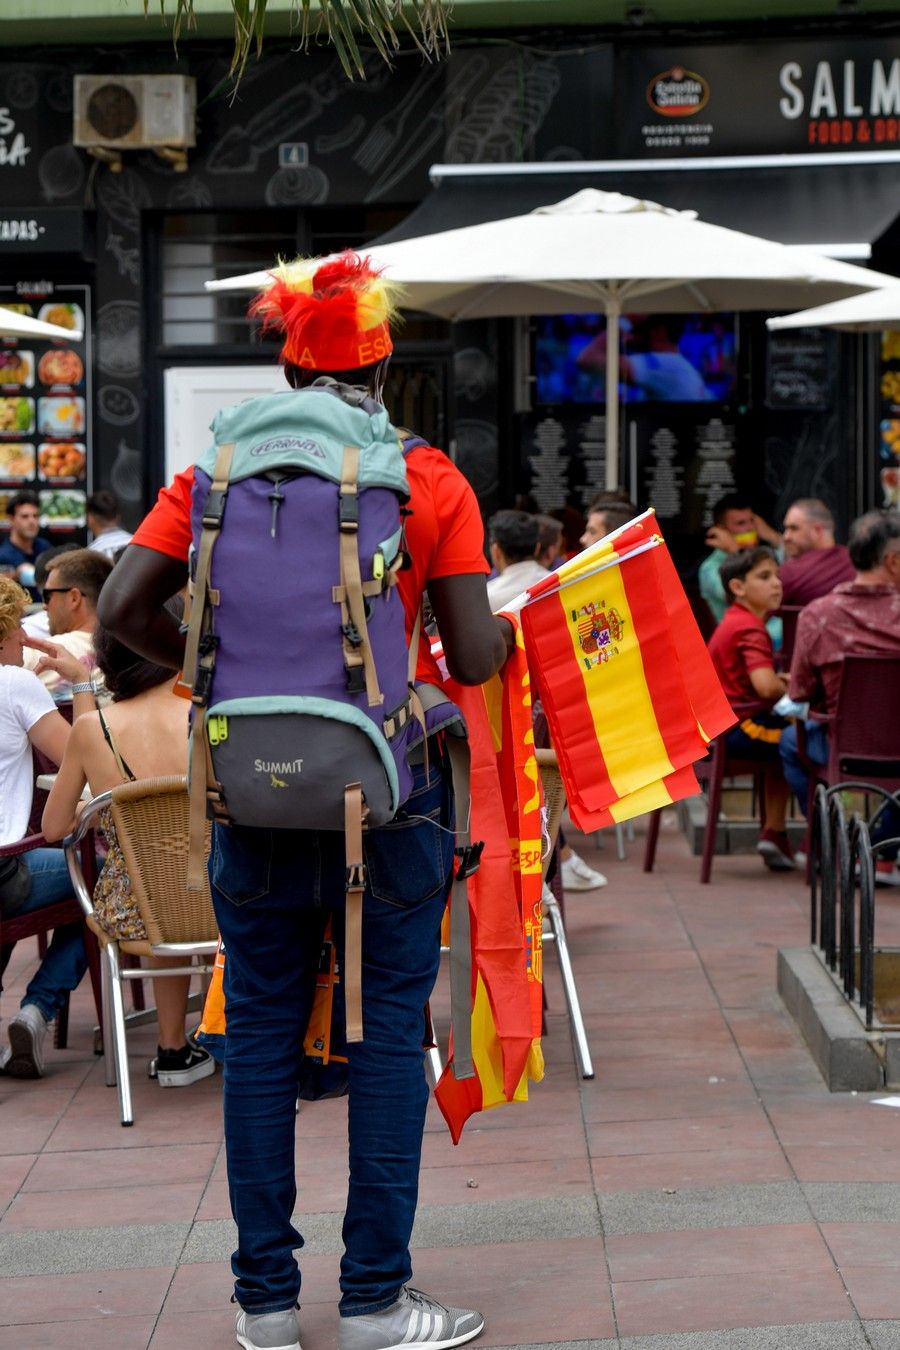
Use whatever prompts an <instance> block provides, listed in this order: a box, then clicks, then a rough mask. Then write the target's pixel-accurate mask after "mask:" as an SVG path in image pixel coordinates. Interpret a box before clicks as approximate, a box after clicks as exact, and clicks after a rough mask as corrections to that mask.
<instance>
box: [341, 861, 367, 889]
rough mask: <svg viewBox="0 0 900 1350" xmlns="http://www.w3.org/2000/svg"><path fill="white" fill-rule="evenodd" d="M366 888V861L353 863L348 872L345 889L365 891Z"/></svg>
mask: <svg viewBox="0 0 900 1350" xmlns="http://www.w3.org/2000/svg"><path fill="white" fill-rule="evenodd" d="M365 889H366V865H365V863H352V864H351V865H350V866H349V867H348V868H347V872H346V881H345V883H344V890H345V891H364V890H365Z"/></svg>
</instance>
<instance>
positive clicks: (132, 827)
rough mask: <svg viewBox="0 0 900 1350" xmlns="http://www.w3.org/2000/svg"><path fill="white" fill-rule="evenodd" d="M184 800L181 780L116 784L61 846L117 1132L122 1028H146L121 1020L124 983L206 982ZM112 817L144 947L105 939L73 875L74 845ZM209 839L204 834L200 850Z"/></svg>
mask: <svg viewBox="0 0 900 1350" xmlns="http://www.w3.org/2000/svg"><path fill="white" fill-rule="evenodd" d="M188 805H189V801H188V792H187V779H186V778H185V777H184V776H173V777H166V778H147V779H143V780H138V781H137V782H135V783H123V784H122V785H121V786H120V787H115V788H113V789H112V791H111V792H104V793H102V794H101V795H100V796H99V797H95V798H94V799H93V800H92V801H90V802H88V804H87V806H86V807H85V809H84V811H83V812H82V814H81V818H80V820H79V823H78V828H77V830H76V831H75V833H74V834H72V835H70V836H69V838H68V839H66V840H65V849H66V859H67V862H68V864H69V872H70V874H71V877H72V884H73V887H74V889H75V894H76V895H77V897H78V900H79V903H80V904H81V907H82V909H83V910H84V913H85V916H86V918H87V924H88V927H89V928H90V929H91V931H92V932H94V933H95V934H96V935H97V938H98V941H99V942H100V946H101V949H102V954H103V966H102V973H103V1002H104V1017H103V1053H104V1057H105V1062H106V1082H107V1084H108V1086H110V1087H111V1086H112V1085H113V1083H117V1084H118V1090H119V1114H120V1118H121V1121H122V1124H123V1125H131V1124H133V1123H134V1113H133V1109H132V1103H131V1082H130V1078H129V1072H128V1050H127V1045H126V1037H125V1032H126V1026H127V1024H129V1023H130V1024H134V1023H136V1022H140V1021H145V1020H147V1017H148V1015H152V1012H153V1011H154V1010H150V1014H147V1013H136V1014H132V1015H131V1016H130V1017H128V1018H126V1016H125V1010H124V1004H123V1000H122V982H123V981H124V980H140V979H148V978H153V979H159V978H161V977H162V978H164V977H166V976H169V975H187V974H191V975H195V974H198V973H201V974H204V975H205V974H208V973H209V972H210V971H211V970H212V958H213V957H214V956H215V952H216V945H217V932H216V921H215V916H214V914H213V909H212V902H211V899H210V894H209V888H208V887H204V889H203V890H202V891H198V892H193V891H188V889H187V853H188V833H189V831H188ZM107 806H109V807H110V808H111V811H112V818H113V823H114V825H115V829H116V835H117V837H118V841H119V845H120V847H121V849H122V854H123V856H124V858H125V865H126V867H127V869H128V875H129V877H130V878H131V886H132V893H133V895H134V897H135V900H136V901H137V907H138V910H139V911H140V915H141V918H142V919H143V921H144V927H145V928H146V931H147V937H146V939H142V940H139V941H133V940H117V939H115V938H111V937H110V936H109V934H108V933H106V932H105V931H104V930H103V929H102V928H101V927H100V925H99V924H98V923H97V920H96V919H95V917H94V907H93V898H92V895H91V892H90V890H89V889H88V886H87V884H86V882H85V878H84V874H83V872H82V870H81V866H80V861H79V855H78V845H79V842H80V840H81V838H82V837H83V836H84V834H85V833H86V832H87V831H88V830H89V829H91V828H92V827H93V826H94V825H95V824H96V821H97V817H98V815H99V814H100V812H101V811H102V810H103V809H104V808H105V807H107ZM208 847H209V836H208V834H207V849H208ZM123 953H124V954H128V955H134V956H184V957H186V958H187V960H188V964H185V965H181V966H177V967H171V968H164V969H159V970H153V971H150V970H147V969H140V968H138V969H135V968H133V967H126V966H125V965H124V964H123V962H122V961H121V959H120V957H121V955H122V954H123ZM192 956H198V957H206V958H208V961H206V962H203V963H201V964H200V965H196V966H195V965H191V964H189V962H190V958H191V957H192Z"/></svg>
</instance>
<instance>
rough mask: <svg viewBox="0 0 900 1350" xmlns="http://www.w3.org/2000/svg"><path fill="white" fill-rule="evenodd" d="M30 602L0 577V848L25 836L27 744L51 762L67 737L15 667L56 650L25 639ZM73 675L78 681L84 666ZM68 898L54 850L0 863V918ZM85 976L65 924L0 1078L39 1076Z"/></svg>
mask: <svg viewBox="0 0 900 1350" xmlns="http://www.w3.org/2000/svg"><path fill="white" fill-rule="evenodd" d="M30 603H31V597H30V596H29V594H28V592H27V591H24V590H23V589H22V587H21V586H20V585H19V583H18V582H17V581H15V580H14V579H13V578H12V577H2V576H0V844H14V843H17V842H18V841H19V840H20V839H22V838H24V836H25V835H26V833H27V832H28V820H29V817H30V815H31V798H32V792H33V788H34V766H33V763H32V754H31V750H32V746H34V747H36V748H37V749H38V750H40V751H41V752H42V754H44V755H46V757H47V758H48V759H49V760H51V761H52V763H54V764H59V762H60V761H61V759H62V758H63V751H64V750H65V747H66V743H67V741H68V739H69V734H70V727H69V724H68V722H66V721H65V719H64V718H63V717H62V716H61V715H60V714H59V712H57V710H56V706H55V704H54V702H53V699H52V698H51V697H50V694H49V693H48V692H47V690H46V689H45V688H44V686H43V684H41V681H40V680H39V679H38V677H37V675H35V674H34V673H33V672H32V671H30V670H24V669H23V667H22V652H23V648H24V647H25V645H26V644H27V645H29V646H32V647H38V648H39V649H40V650H41V651H42V652H55V651H56V648H54V647H53V646H51V644H49V643H44V642H38V641H37V640H29V639H27V638H26V637H25V634H24V632H23V630H22V627H21V624H22V616H23V615H24V613H25V609H26V607H27V606H28V605H29V604H30ZM66 655H67V656H68V655H69V654H68V653H67V654H66ZM69 659H70V660H74V658H72V657H69ZM79 669H80V671H81V675H82V676H83V677H84V678H85V679H86V677H87V672H86V671H85V670H84V667H79ZM75 673H76V676H77V672H75ZM75 697H76V702H77V704H78V707H76V709H75V711H78V710H79V707H81V706H93V700H92V699H91V698H90V697H89V696H87V703H86V704H85V697H86V696H85V694H84V693H81V694H77V695H76V696H75ZM19 860H20V861H19ZM72 898H73V897H72V885H71V882H70V881H69V869H68V868H67V866H66V860H65V857H64V855H63V853H62V850H61V849H58V848H36V849H32V850H30V852H28V853H22V854H19V855H18V860H17V859H0V917H3V918H7V919H12V918H14V917H16V918H20V917H24V915H26V914H32V913H34V912H35V911H36V910H40V909H43V908H45V907H46V906H48V905H56V904H59V903H60V902H61V901H63V900H71V899H72ZM11 951H12V948H11V947H7V948H5V949H2V950H0V974H2V973H3V969H4V967H5V965H6V962H7V960H8V959H9V955H10V953H11ZM86 970H87V953H86V952H85V947H84V926H83V925H82V924H81V923H69V924H64V925H62V926H61V927H60V928H57V929H56V930H55V931H54V934H53V938H52V940H51V942H50V946H49V947H48V948H47V953H46V955H45V956H44V958H43V960H42V961H41V963H40V965H39V966H38V969H37V971H36V972H35V974H34V976H33V977H32V979H31V980H30V981H29V984H28V988H27V989H26V990H25V995H24V997H23V999H22V1003H21V1006H20V1008H19V1011H18V1012H17V1013H16V1015H15V1016H14V1017H13V1018H11V1019H10V1021H9V1023H8V1026H7V1033H8V1036H9V1043H8V1044H7V1045H5V1046H4V1047H3V1048H2V1049H0V1073H3V1074H8V1075H10V1076H11V1077H14V1078H40V1077H41V1076H42V1074H43V1072H44V1039H45V1037H46V1035H47V1028H48V1026H49V1024H50V1022H51V1021H52V1020H53V1018H54V1017H55V1016H56V1014H57V1013H58V1012H59V1010H60V1008H61V1007H62V1005H63V1002H64V1001H65V998H66V995H67V994H68V993H70V992H71V991H72V990H73V989H75V988H76V987H77V985H78V984H79V982H80V980H81V978H82V976H83V975H84V972H85V971H86Z"/></svg>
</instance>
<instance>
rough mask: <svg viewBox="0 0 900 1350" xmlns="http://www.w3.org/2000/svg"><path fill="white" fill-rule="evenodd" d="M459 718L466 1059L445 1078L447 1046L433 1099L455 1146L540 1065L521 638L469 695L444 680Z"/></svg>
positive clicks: (523, 1095) (539, 847)
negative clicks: (463, 772)
mask: <svg viewBox="0 0 900 1350" xmlns="http://www.w3.org/2000/svg"><path fill="white" fill-rule="evenodd" d="M445 689H446V692H447V694H448V695H449V696H450V697H451V698H452V699H453V701H454V703H456V704H457V706H458V707H459V708H460V709H461V710H462V712H463V714H464V715H465V719H466V724H467V727H468V731H469V750H470V754H471V759H472V764H471V787H472V821H471V834H472V837H473V838H475V839H480V840H483V841H484V851H483V853H482V855H481V865H480V867H479V869H478V871H477V872H476V873H475V875H474V876H473V877H472V878H471V879H470V881H469V904H470V908H471V916H472V1059H473V1063H474V1066H475V1077H474V1078H465V1079H460V1080H457V1079H456V1078H455V1077H454V1076H453V1073H452V1063H453V1045H452V1039H451V1046H450V1057H449V1060H448V1063H447V1066H446V1068H445V1069H444V1072H443V1074H442V1076H441V1079H440V1082H439V1083H438V1085H437V1087H436V1088H435V1098H436V1100H437V1103H438V1106H439V1107H440V1109H441V1112H442V1113H443V1115H444V1118H445V1120H446V1121H447V1125H448V1127H449V1129H450V1133H451V1136H452V1138H453V1142H454V1143H458V1142H459V1139H460V1135H461V1133H462V1129H463V1126H464V1125H465V1123H466V1120H467V1119H468V1118H469V1116H470V1115H472V1114H473V1113H474V1112H476V1111H485V1110H488V1109H489V1108H490V1107H493V1106H501V1105H503V1104H504V1103H505V1102H510V1101H527V1099H528V1082H529V1080H531V1081H532V1082H539V1081H540V1079H541V1078H542V1077H543V1072H544V1065H543V1057H542V1054H541V1046H540V1035H541V1018H542V1007H543V998H542V994H543V986H542V952H541V886H542V855H543V840H542V828H541V822H542V815H541V809H542V806H543V798H542V794H541V787H540V775H539V771H538V766H537V761H536V759H535V755H534V733H533V730H532V695H531V681H530V675H529V670H528V663H527V660H526V657H525V648H524V643H523V640H522V634H521V632H517V642H516V648H515V650H514V652H513V654H512V655H511V656H510V658H509V660H508V661H507V662H506V665H505V666H504V668H503V671H502V673H501V674H499V675H495V676H494V677H493V679H491V680H489V681H488V682H487V683H486V684H484V685H481V686H478V687H475V688H470V687H466V686H463V685H458V684H456V683H455V682H454V681H453V680H447V681H445Z"/></svg>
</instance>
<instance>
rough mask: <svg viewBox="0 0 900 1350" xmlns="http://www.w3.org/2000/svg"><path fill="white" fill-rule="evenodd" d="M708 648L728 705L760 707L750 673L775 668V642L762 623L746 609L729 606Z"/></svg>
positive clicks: (733, 605) (735, 605)
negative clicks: (746, 704)
mask: <svg viewBox="0 0 900 1350" xmlns="http://www.w3.org/2000/svg"><path fill="white" fill-rule="evenodd" d="M708 646H709V654H710V656H711V657H712V663H713V665H714V666H715V668H716V674H717V675H718V677H719V679H720V680H721V682H722V688H723V689H724V690H725V697H726V698H727V699H728V701H729V703H732V704H734V703H758V702H759V694H757V692H756V690H755V689H754V688H753V685H752V683H751V681H750V672H751V670H760V669H762V668H764V667H766V666H769V667H770V668H772V669H774V667H775V658H774V655H773V651H772V639H771V638H770V637H769V634H768V632H767V631H766V625H765V624H764V623H763V621H762V619H758V618H757V617H756V615H755V614H751V613H750V611H749V609H744V606H743V605H740V604H736V603H733V604H730V605H729V606H728V608H727V609H726V611H725V615H724V618H723V619H722V622H721V623H720V624H719V626H718V628H717V629H716V631H715V632H714V633H713V635H712V637H711V638H710V640H709V643H708Z"/></svg>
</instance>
